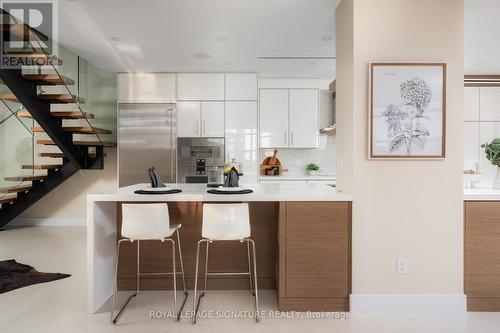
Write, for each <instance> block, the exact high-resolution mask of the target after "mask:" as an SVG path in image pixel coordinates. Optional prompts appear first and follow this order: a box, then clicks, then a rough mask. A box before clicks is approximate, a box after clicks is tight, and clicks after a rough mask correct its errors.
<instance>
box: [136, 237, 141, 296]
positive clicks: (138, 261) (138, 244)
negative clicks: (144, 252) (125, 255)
mask: <svg viewBox="0 0 500 333" xmlns="http://www.w3.org/2000/svg"><path fill="white" fill-rule="evenodd" d="M140 248H141V242H140V241H137V291H136V292H135V295H136V296H137V295H139V290H140V283H141V278H140V277H141V259H140V258H141V257H140V253H141V250H140Z"/></svg>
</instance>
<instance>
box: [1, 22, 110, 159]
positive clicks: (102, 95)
mask: <svg viewBox="0 0 500 333" xmlns="http://www.w3.org/2000/svg"><path fill="white" fill-rule="evenodd" d="M8 21H9V22H10V24H13V22H15V24H23V23H22V22H21V21H19V20H17V19H16V18H14V17H13V16H10V17H9V19H8ZM31 32H33V33H31ZM29 36H30V38H29V43H28V44H27V45H24V46H23V49H22V50H21V51H22V52H21V51H19V50H18V51H17V53H14V51H13V52H12V53H10V55H13V56H15V57H16V59H20V60H21V63H25V64H26V65H23V66H22V75H23V78H24V79H26V80H28V81H32V82H34V83H35V84H36V85H37V90H38V97H39V98H40V99H42V100H45V101H48V102H49V103H50V111H51V115H52V116H53V117H55V118H59V119H62V127H63V130H64V131H66V132H70V133H72V137H73V143H74V144H75V145H77V146H83V147H87V148H83V149H87V152H88V154H89V156H90V157H92V156H93V154H96V150H97V149H99V148H98V147H103V146H114V145H116V98H117V96H116V73H110V72H105V71H103V70H100V69H99V68H97V67H96V66H94V65H92V64H91V63H89V62H87V61H86V60H85V59H83V58H81V57H79V56H77V55H75V54H73V53H72V52H71V51H69V50H67V49H66V48H64V47H62V46H61V45H58V44H57V43H55V42H54V41H53V40H51V39H50V38H49V37H47V36H45V37H47V38H46V39H45V40H44V41H42V40H41V39H40V36H39V34H38V32H36V30H33V29H30V34H29ZM47 45H51V50H52V52H53V53H51V54H49V52H48V51H47ZM14 49H15V48H14ZM7 55H8V56H9V53H7ZM34 59H35V60H36V61H35V62H36V64H33V60H34ZM3 97H5V96H3ZM11 97H13V99H15V96H11ZM21 115H22V116H23V117H27V118H29V117H30V116H31V115H30V114H29V112H24V113H22V114H21ZM33 131H34V132H35V133H37V134H36V141H35V142H36V143H37V144H42V145H46V146H50V145H53V142H52V140H50V138H49V137H48V136H47V135H46V134H45V132H44V129H43V127H40V126H34V127H33ZM38 133H40V134H38Z"/></svg>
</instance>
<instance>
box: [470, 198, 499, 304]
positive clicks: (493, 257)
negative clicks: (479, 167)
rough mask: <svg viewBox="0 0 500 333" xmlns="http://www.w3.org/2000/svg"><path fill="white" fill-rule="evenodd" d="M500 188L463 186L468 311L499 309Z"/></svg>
mask: <svg viewBox="0 0 500 333" xmlns="http://www.w3.org/2000/svg"><path fill="white" fill-rule="evenodd" d="M499 216H500V190H496V189H492V188H468V189H465V190H464V229H465V230H464V231H465V232H464V235H465V241H464V272H465V275H464V289H465V294H466V295H467V310H468V311H484V312H492V311H496V312H498V311H500V278H499V276H500V256H499V254H500V223H499Z"/></svg>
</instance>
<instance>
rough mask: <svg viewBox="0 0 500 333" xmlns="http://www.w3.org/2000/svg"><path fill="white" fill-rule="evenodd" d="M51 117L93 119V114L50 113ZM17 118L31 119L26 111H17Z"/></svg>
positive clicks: (75, 112)
mask: <svg viewBox="0 0 500 333" xmlns="http://www.w3.org/2000/svg"><path fill="white" fill-rule="evenodd" d="M50 115H51V116H52V117H57V118H62V119H93V118H94V114H93V113H88V112H80V111H54V112H51V113H50ZM17 116H18V117H22V118H32V116H31V113H29V112H28V111H19V112H18V113H17Z"/></svg>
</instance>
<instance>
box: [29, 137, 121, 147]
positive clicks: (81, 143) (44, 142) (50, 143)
mask: <svg viewBox="0 0 500 333" xmlns="http://www.w3.org/2000/svg"><path fill="white" fill-rule="evenodd" d="M36 143H37V144H39V145H48V146H55V143H54V141H52V140H44V139H41V140H36ZM73 144H75V145H77V146H88V147H100V146H104V147H115V146H116V144H114V143H112V142H100V141H79V140H77V141H73Z"/></svg>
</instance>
